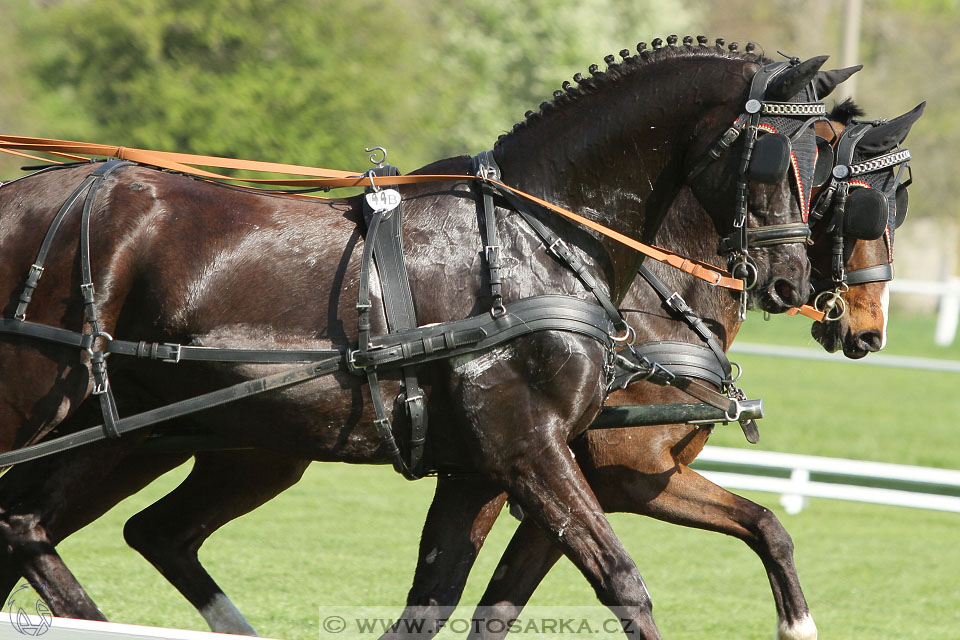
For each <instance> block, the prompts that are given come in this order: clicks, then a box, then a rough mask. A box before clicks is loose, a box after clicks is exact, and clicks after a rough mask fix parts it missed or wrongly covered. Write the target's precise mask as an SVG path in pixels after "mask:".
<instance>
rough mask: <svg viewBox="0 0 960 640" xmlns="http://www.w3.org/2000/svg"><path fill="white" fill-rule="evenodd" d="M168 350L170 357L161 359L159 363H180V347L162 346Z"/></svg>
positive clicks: (170, 344)
mask: <svg viewBox="0 0 960 640" xmlns="http://www.w3.org/2000/svg"><path fill="white" fill-rule="evenodd" d="M163 346H165V347H166V348H168V349H169V350H170V355H168V356H167V357H166V358H163V359H161V360H160V361H161V362H172V363H174V364H176V363H178V362H180V345H179V344H172V343H168V344H165V345H163Z"/></svg>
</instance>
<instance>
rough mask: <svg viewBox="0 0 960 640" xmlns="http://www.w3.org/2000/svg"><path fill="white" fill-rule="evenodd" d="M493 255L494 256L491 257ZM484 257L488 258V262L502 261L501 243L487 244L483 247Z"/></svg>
mask: <svg viewBox="0 0 960 640" xmlns="http://www.w3.org/2000/svg"><path fill="white" fill-rule="evenodd" d="M491 255H492V256H493V257H491ZM483 257H484V258H486V260H487V264H493V263H495V262H496V263H499V262H500V245H498V244H495V245H487V246H485V247H484V248H483Z"/></svg>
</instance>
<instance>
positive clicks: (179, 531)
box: [123, 450, 309, 635]
mask: <svg viewBox="0 0 960 640" xmlns="http://www.w3.org/2000/svg"><path fill="white" fill-rule="evenodd" d="M308 464H309V461H307V460H302V459H300V458H293V457H290V456H286V455H281V454H277V453H272V452H269V451H261V450H257V451H222V452H209V453H202V454H198V455H197V456H196V464H195V465H194V467H193V470H192V471H191V472H190V474H189V475H188V476H187V478H186V479H184V481H183V482H182V483H181V484H180V486H178V487H177V488H176V489H174V490H173V491H172V492H171V493H170V494H168V495H167V496H165V497H164V498H162V499H161V500H159V501H157V502H156V503H154V504H153V505H151V506H149V507H147V508H146V509H144V510H143V511H141V512H140V513H138V514H136V515H135V516H133V517H132V518H130V520H128V521H127V524H126V526H125V527H124V531H123V533H124V537H125V538H126V540H127V543H128V544H129V545H130V546H131V547H133V548H134V549H136V550H137V551H139V552H140V553H141V554H142V555H143V556H144V557H145V558H146V559H147V560H148V561H150V563H151V564H153V565H154V566H155V567H156V568H157V570H158V571H160V573H161V574H163V576H164V577H165V578H167V580H169V581H170V583H171V584H173V586H175V587H176V588H177V589H178V590H179V591H180V593H182V594H183V595H184V597H186V598H187V600H189V601H190V603H191V604H193V606H195V607H196V608H197V610H198V611H199V612H200V614H201V615H202V616H203V617H204V619H206V621H207V623H208V624H209V625H210V628H211V629H212V630H213V631H217V632H223V633H234V634H243V635H256V632H255V631H254V629H253V627H251V626H250V624H249V623H248V622H247V620H246V619H245V618H244V617H243V615H242V614H241V613H240V611H239V610H238V609H237V608H236V607H235V606H234V605H233V603H232V602H231V601H230V599H229V598H227V596H226V595H225V594H224V593H223V591H222V590H221V589H220V587H219V586H217V583H216V582H215V581H214V580H213V578H211V577H210V574H208V573H207V572H206V570H205V569H204V568H203V565H201V564H200V561H199V559H198V557H197V552H198V550H199V549H200V546H201V545H202V544H203V542H204V541H205V540H206V539H207V538H208V537H209V536H210V535H211V534H213V532H214V531H216V530H217V529H219V528H220V527H221V526H223V525H224V524H226V523H227V522H230V521H231V520H234V519H235V518H238V517H240V516H241V515H243V514H245V513H247V512H249V511H251V510H253V509H255V508H256V507H258V506H260V505H262V504H263V503H265V502H266V501H268V500H270V499H271V498H273V497H274V496H276V495H277V494H279V493H280V492H281V491H283V490H284V489H287V488H288V487H290V486H292V485H294V484H296V482H297V481H298V480H300V478H301V476H302V475H303V472H304V470H305V469H306V468H307V465H308Z"/></svg>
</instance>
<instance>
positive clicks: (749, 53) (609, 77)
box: [497, 35, 770, 145]
mask: <svg viewBox="0 0 960 640" xmlns="http://www.w3.org/2000/svg"><path fill="white" fill-rule="evenodd" d="M677 40H678V37H677V36H676V35H670V36H667V41H666V43H667V46H666V47H664V46H663V40H661V39H660V38H655V39H654V40H652V41H651V42H650V46H651V47H652V49H648V48H647V43H645V42H641V43H639V44H638V45H637V53H636V55H631V54H630V50H629V49H623V50H621V51H620V57H621V61H620V62H617V61H616V57H615V56H614V55H612V54H611V55H608V56H606V57H605V58H604V59H603V60H604V62H605V63H606V64H607V68H606V70H604V71H601V70H600V68H599V67H598V66H597V65H595V64H593V65H590V67H589V69H588V72H589V74H590V75H589V76H588V77H584V76H583V75H582V74H580V73H577V74H574V76H573V83H571V82H570V81H569V80H566V81H564V82H563V84H562V85H561V87H562V90H561V89H558V90H556V91H554V92H553V100H551V101H548V102H542V103H540V109H539V111H527V112H526V114H524V120H522V121H521V122H518V123H517V124H515V125H514V126H513V130H512V131H511V132H510V133H506V134H503V135H501V136H500V137H499V138H498V140H497V144H498V145H499V144H500V142H501V141H502V140H503V139H504V138H507V137H508V136H510V135H511V134H513V133H516V132H518V131H521V130H523V129H525V128H526V127H529V126H530V125H532V124H534V123H536V122H537V121H539V120H540V119H541V118H542V117H543V116H545V115H547V114H549V113H550V112H552V111H556V110H558V109H560V108H563V107H565V106H567V105H569V104H573V103H575V102H577V101H579V100H580V99H581V98H583V97H584V96H587V95H590V94H594V93H597V92H598V91H599V90H601V89H603V88H605V87H608V86H611V85H614V84H616V83H617V81H619V80H620V79H621V78H623V77H626V76H628V75H630V74H631V73H633V72H634V71H635V70H636V69H639V68H640V67H642V66H647V65H650V64H654V63H657V62H660V61H662V60H665V59H668V58H684V57H721V58H736V59H745V60H750V61H753V62H757V63H761V64H764V63H767V62H770V60H768V59H767V58H765V57H764V56H763V54H762V53H756V48H757V45H756V44H755V43H753V42H748V43H747V45H746V47H744V51H743V52H741V51H740V50H739V47H740V45H739V44H738V43H736V42H731V43H730V44H729V45H726V43H725V41H724V39H723V38H717V39H716V41H715V42H714V45H713V46H708V45H707V37H706V36H697V37H696V41H697V44H696V45H694V38H693V37H692V36H684V38H683V41H682V46H677ZM574 83H575V84H574Z"/></svg>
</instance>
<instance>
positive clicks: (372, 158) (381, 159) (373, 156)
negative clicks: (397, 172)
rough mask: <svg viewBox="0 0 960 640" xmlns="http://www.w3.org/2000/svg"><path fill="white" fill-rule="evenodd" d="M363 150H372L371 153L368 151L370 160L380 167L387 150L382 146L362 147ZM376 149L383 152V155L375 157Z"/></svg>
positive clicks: (384, 160)
mask: <svg viewBox="0 0 960 640" xmlns="http://www.w3.org/2000/svg"><path fill="white" fill-rule="evenodd" d="M363 150H364V151H366V152H367V153H370V152H371V151H372V152H373V153H370V162H371V163H373V164H375V165H377V166H378V167H382V166H383V163H384V162H386V161H387V150H386V149H384V148H383V147H364V148H363ZM378 151H379V152H380V153H382V154H383V157H381V158H379V159H378V158H377V152H378Z"/></svg>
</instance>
